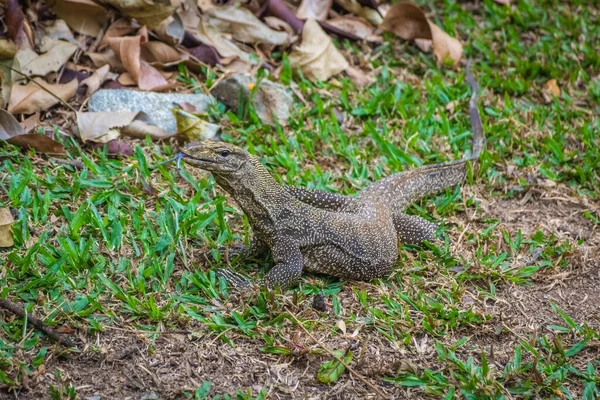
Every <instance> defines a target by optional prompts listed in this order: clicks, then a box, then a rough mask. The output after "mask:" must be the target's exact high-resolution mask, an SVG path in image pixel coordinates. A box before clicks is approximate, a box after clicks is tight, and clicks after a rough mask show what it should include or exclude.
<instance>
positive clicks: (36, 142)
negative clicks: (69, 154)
mask: <svg viewBox="0 0 600 400" xmlns="http://www.w3.org/2000/svg"><path fill="white" fill-rule="evenodd" d="M25 132H26V131H25V130H24V129H23V127H22V126H21V125H20V124H19V123H18V122H17V120H16V119H15V117H13V116H12V115H11V114H10V113H8V112H6V111H4V110H0V140H6V141H7V142H8V143H10V144H13V145H15V146H19V147H21V148H24V149H33V150H35V151H36V152H39V153H47V154H65V148H64V147H63V145H62V144H60V143H58V142H57V141H55V140H52V139H50V138H49V137H48V136H45V135H38V134H35V133H25Z"/></svg>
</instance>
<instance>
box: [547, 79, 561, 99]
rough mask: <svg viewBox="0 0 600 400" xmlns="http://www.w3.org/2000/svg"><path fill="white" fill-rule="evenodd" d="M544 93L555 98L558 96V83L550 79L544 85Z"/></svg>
mask: <svg viewBox="0 0 600 400" xmlns="http://www.w3.org/2000/svg"><path fill="white" fill-rule="evenodd" d="M544 91H545V92H546V93H549V94H551V95H554V96H556V97H558V96H560V88H559V87H558V83H557V82H556V79H550V80H549V81H547V82H546V83H545V84H544Z"/></svg>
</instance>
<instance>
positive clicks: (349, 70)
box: [344, 66, 375, 86]
mask: <svg viewBox="0 0 600 400" xmlns="http://www.w3.org/2000/svg"><path fill="white" fill-rule="evenodd" d="M344 71H345V72H346V74H348V77H349V78H350V80H351V81H352V82H354V84H355V85H356V86H369V85H371V84H373V83H374V82H375V78H373V77H372V76H370V75H368V74H365V73H364V72H363V71H362V70H360V69H358V68H354V67H352V66H348V67H346V69H345V70H344Z"/></svg>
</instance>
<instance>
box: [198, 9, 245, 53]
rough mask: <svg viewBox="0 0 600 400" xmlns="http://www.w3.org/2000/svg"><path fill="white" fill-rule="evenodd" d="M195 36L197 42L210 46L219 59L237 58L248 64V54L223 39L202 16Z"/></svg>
mask: <svg viewBox="0 0 600 400" xmlns="http://www.w3.org/2000/svg"><path fill="white" fill-rule="evenodd" d="M196 36H197V38H198V40H199V41H201V42H202V43H204V44H207V45H209V46H212V47H213V48H214V49H215V50H217V53H219V55H220V56H221V57H224V58H231V60H233V59H236V58H239V59H240V60H242V61H244V62H246V63H250V62H251V57H250V54H249V53H247V52H245V51H243V50H242V49H240V48H239V47H238V46H237V45H236V44H235V43H233V42H232V41H231V40H229V39H227V38H225V37H224V36H223V35H222V34H221V32H220V31H219V30H217V29H216V28H215V27H214V26H213V25H211V23H210V22H209V18H208V17H207V16H206V15H203V16H202V18H201V19H200V24H199V25H198V32H197V33H196ZM221 62H222V63H223V64H226V61H225V60H224V59H221Z"/></svg>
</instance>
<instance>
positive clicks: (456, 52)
mask: <svg viewBox="0 0 600 400" xmlns="http://www.w3.org/2000/svg"><path fill="white" fill-rule="evenodd" d="M429 25H430V26H431V35H432V36H433V38H432V40H431V42H432V46H433V54H435V57H436V58H437V60H438V62H444V61H446V60H450V61H452V63H453V64H454V65H456V64H458V62H459V61H460V59H461V57H462V52H463V46H462V43H461V42H460V40H458V39H456V38H453V37H452V36H450V35H448V34H447V33H446V32H444V31H443V30H442V29H441V28H440V27H439V26H437V25H436V24H434V23H433V22H431V21H430V22H429Z"/></svg>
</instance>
